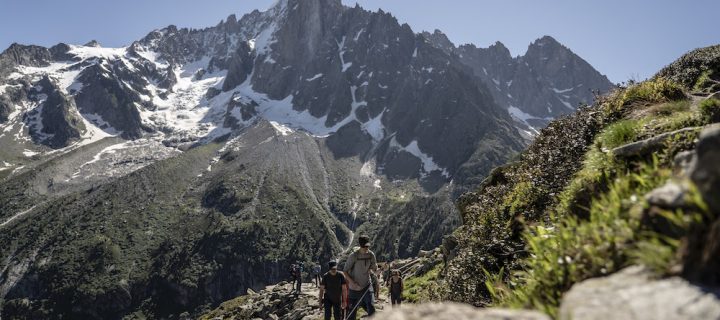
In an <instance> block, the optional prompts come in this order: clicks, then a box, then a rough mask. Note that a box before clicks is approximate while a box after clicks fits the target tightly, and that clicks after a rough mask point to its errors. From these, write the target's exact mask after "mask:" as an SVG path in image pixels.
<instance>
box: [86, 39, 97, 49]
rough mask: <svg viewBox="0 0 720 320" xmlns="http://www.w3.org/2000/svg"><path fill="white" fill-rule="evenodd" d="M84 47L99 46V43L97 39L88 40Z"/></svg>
mask: <svg viewBox="0 0 720 320" xmlns="http://www.w3.org/2000/svg"><path fill="white" fill-rule="evenodd" d="M83 46H84V47H93V48H100V47H101V46H100V43H99V42H97V40H90V41H89V42H88V43H86V44H84V45H83Z"/></svg>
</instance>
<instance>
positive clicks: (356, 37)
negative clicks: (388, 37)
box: [354, 28, 365, 42]
mask: <svg viewBox="0 0 720 320" xmlns="http://www.w3.org/2000/svg"><path fill="white" fill-rule="evenodd" d="M363 32H365V28H362V29H360V31H358V33H357V34H356V35H355V38H354V40H355V41H356V42H357V41H358V40H359V39H360V35H362V34H363Z"/></svg>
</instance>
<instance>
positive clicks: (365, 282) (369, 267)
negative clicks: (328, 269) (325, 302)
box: [343, 235, 378, 320]
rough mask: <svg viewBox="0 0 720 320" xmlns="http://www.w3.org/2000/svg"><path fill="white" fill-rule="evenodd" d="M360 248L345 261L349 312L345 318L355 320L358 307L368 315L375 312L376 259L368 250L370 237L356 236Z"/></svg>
mask: <svg viewBox="0 0 720 320" xmlns="http://www.w3.org/2000/svg"><path fill="white" fill-rule="evenodd" d="M358 243H359V244H360V249H358V250H356V251H355V252H353V253H351V254H350V255H349V256H348V259H347V261H346V262H345V268H344V269H343V271H344V272H345V278H346V279H345V280H347V282H348V287H349V289H350V290H349V293H348V300H349V302H350V304H349V305H348V307H349V308H350V313H349V314H348V316H347V318H346V319H352V320H355V318H356V314H357V310H358V308H363V309H365V311H366V312H367V314H368V315H369V316H372V315H373V314H374V313H375V306H373V298H374V297H373V296H374V291H375V290H374V288H373V287H374V284H373V283H372V281H373V278H374V277H373V276H372V275H371V274H373V273H374V272H375V271H377V268H378V266H377V259H376V258H375V253H373V252H372V251H370V238H368V236H365V235H363V236H360V238H358Z"/></svg>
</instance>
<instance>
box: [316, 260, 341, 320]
mask: <svg viewBox="0 0 720 320" xmlns="http://www.w3.org/2000/svg"><path fill="white" fill-rule="evenodd" d="M328 267H329V268H330V271H328V272H327V273H325V274H324V275H323V276H322V278H321V279H320V296H319V297H318V298H319V299H320V305H321V306H323V307H324V308H325V320H330V318H331V317H333V318H334V319H335V320H342V319H343V317H342V309H345V308H346V307H347V296H346V295H345V294H343V293H344V292H345V291H347V282H346V281H345V276H344V275H343V273H342V272H338V269H337V262H335V261H330V262H329V263H328Z"/></svg>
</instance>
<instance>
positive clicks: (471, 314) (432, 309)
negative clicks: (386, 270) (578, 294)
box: [373, 303, 550, 320]
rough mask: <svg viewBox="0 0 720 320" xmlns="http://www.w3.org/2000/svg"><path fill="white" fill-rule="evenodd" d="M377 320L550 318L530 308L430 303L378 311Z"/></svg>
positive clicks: (528, 319)
mask: <svg viewBox="0 0 720 320" xmlns="http://www.w3.org/2000/svg"><path fill="white" fill-rule="evenodd" d="M373 319H375V320H415V319H427V320H550V317H548V316H547V315H545V314H542V313H540V312H537V311H528V310H506V309H479V308H475V307H472V306H470V305H466V304H458V303H429V304H419V305H412V306H403V307H402V308H398V309H393V310H391V311H390V312H383V313H377V315H376V316H375V317H373Z"/></svg>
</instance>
